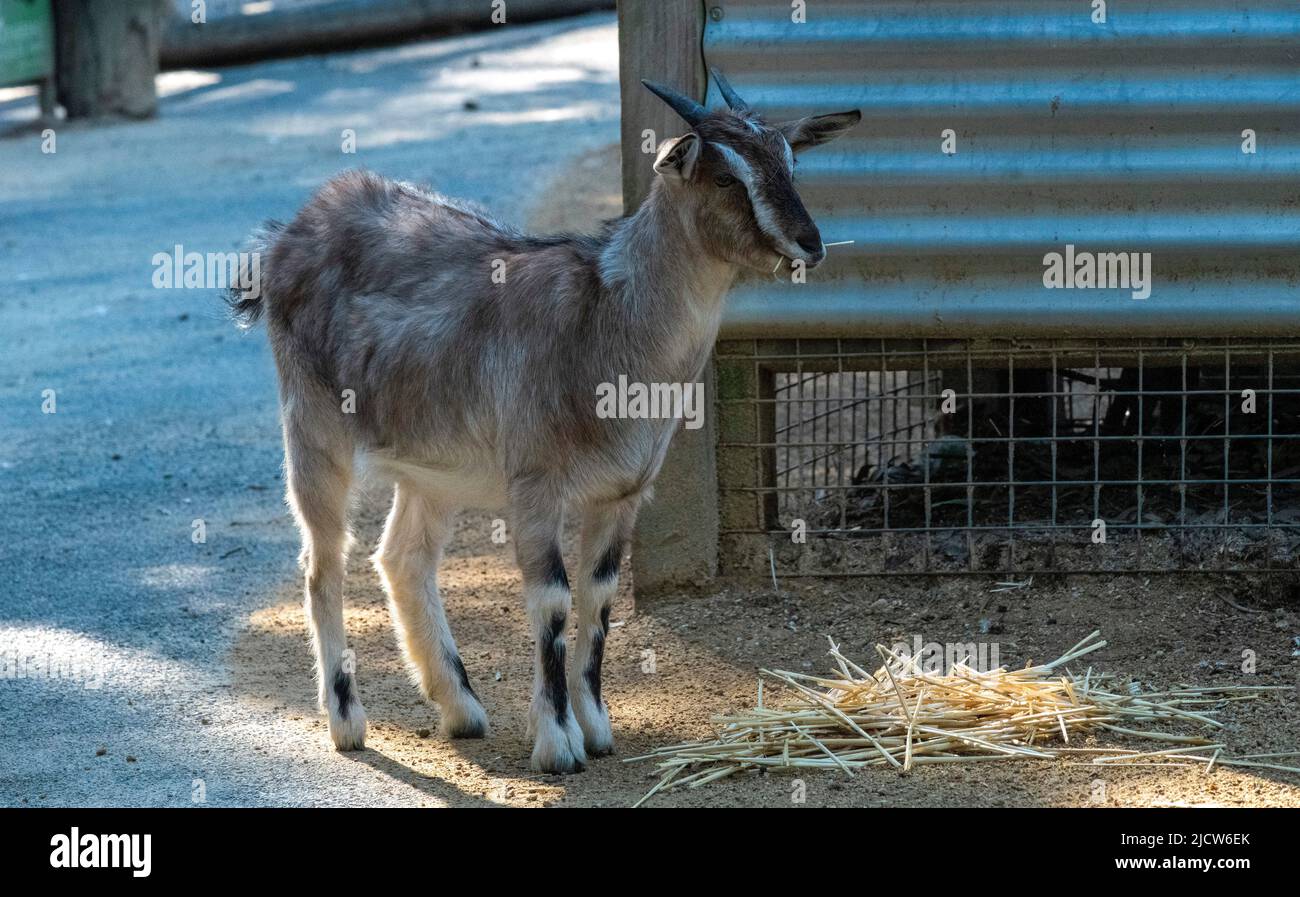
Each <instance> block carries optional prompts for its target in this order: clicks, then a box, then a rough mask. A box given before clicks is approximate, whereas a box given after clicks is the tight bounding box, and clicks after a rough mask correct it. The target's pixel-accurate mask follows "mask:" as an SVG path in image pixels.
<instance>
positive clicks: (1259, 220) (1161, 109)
mask: <svg viewBox="0 0 1300 897" xmlns="http://www.w3.org/2000/svg"><path fill="white" fill-rule="evenodd" d="M705 6H706V10H707V13H708V15H707V18H706V28H705V40H704V56H705V61H706V62H707V64H709V65H711V66H715V67H717V68H718V69H720V70H721V71H723V72H724V73H726V75H727V77H728V79H729V80H730V81H731V83H732V84H733V85H734V86H735V87H736V89H737V90H738V91H739V92H740V93H741V95H742V96H744V97H745V98H746V99H747V100H748V101H750V102H751V103H752V104H753V105H754V106H755V107H756V108H758V109H760V110H762V111H763V112H764V113H765V114H766V115H767V116H768V118H769V120H779V119H782V118H793V117H797V116H798V115H801V114H806V113H809V112H818V111H820V112H829V111H836V110H839V109H844V108H854V107H856V108H860V109H862V111H863V116H864V118H863V122H862V124H861V125H859V126H858V127H857V128H856V129H855V131H854V132H852V133H851V134H850V135H849V136H847V137H845V138H843V139H842V140H840V141H839V142H837V143H835V144H831V145H829V146H826V147H821V148H818V149H816V150H813V151H810V152H808V153H806V154H805V155H804V156H803V158H802V159H801V160H800V165H799V173H798V183H799V187H800V191H801V193H802V194H803V196H804V198H805V200H806V201H807V203H808V205H809V208H810V209H811V210H812V211H813V213H814V215H815V217H817V219H818V221H819V223H820V225H821V227H822V235H823V238H824V239H825V241H826V242H828V243H830V242H835V241H840V240H852V241H854V242H853V244H852V245H851V246H838V247H833V248H832V249H831V258H830V261H829V262H828V264H827V265H826V266H824V267H823V268H820V269H818V270H817V271H814V272H810V273H809V276H808V283H807V284H804V285H793V284H791V283H789V282H788V280H785V279H773V280H771V281H764V280H762V279H761V278H759V279H756V280H753V281H749V282H745V283H742V284H740V285H738V287H737V289H736V290H735V291H734V292H733V295H732V298H731V300H730V308H729V313H728V317H727V319H726V321H725V324H724V334H723V335H724V336H728V337H736V336H756V335H771V334H778V333H779V334H787V335H797V334H808V335H812V334H828V333H850V332H862V333H870V334H873V335H895V334H897V335H903V334H908V335H935V336H940V335H957V336H962V335H974V334H998V335H1003V336H1013V335H1019V334H1025V335H1030V334H1033V335H1049V334H1060V335H1093V334H1099V333H1114V334H1120V335H1180V334H1187V335H1202V336H1217V335H1226V334H1265V333H1268V334H1293V335H1300V3H1296V2H1294V0H1285V2H1283V0H1239V2H1234V0H1222V2H1204V0H1166V2H1140V0H1125V2H1122V3H1118V2H1115V3H1110V4H1109V8H1108V9H1107V21H1106V22H1104V23H1097V22H1094V21H1093V9H1092V8H1091V4H1090V3H1087V2H1083V0H1080V2H1061V0H1052V2H1049V0H1022V2H1005V0H1003V2H994V0H959V2H956V0H916V2H880V3H874V2H873V3H867V2H849V0H808V2H807V3H806V17H807V20H806V22H803V23H799V22H796V21H794V20H793V16H792V13H793V12H794V11H795V10H794V8H793V7H792V4H791V3H789V2H787V0H720V2H717V3H706V4H705ZM708 102H709V103H710V104H711V105H716V104H719V103H720V102H721V98H720V97H719V96H718V95H717V90H716V86H714V85H710V91H709V97H708ZM945 129H951V130H952V132H953V133H954V136H955V140H956V153H955V154H951V155H949V154H945V153H944V152H943V149H942V140H943V132H944V131H945ZM1247 129H1250V130H1252V131H1254V133H1255V138H1256V142H1257V151H1256V152H1255V153H1253V154H1248V153H1244V152H1243V151H1242V144H1243V136H1242V134H1243V131H1245V130H1247ZM1066 244H1073V245H1074V246H1075V247H1077V249H1078V250H1080V251H1090V252H1126V253H1134V252H1136V253H1147V252H1149V253H1151V265H1152V269H1153V287H1152V292H1151V295H1150V297H1148V298H1146V299H1134V298H1133V297H1132V295H1131V291H1129V290H1103V289H1084V290H1076V289H1069V290H1051V289H1047V288H1045V287H1044V286H1043V271H1044V257H1045V256H1046V254H1047V253H1050V252H1063V251H1064V247H1065V246H1066Z"/></svg>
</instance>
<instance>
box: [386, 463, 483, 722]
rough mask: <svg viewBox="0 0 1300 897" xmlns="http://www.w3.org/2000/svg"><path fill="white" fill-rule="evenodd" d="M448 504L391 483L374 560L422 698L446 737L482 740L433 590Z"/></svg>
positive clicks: (449, 517) (477, 709)
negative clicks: (434, 709)
mask: <svg viewBox="0 0 1300 897" xmlns="http://www.w3.org/2000/svg"><path fill="white" fill-rule="evenodd" d="M456 510H457V509H456V508H455V507H454V506H452V505H450V504H448V503H446V502H442V501H439V500H438V499H437V497H436V496H431V495H427V494H424V493H421V492H419V491H417V490H416V489H414V488H413V487H412V486H410V485H409V484H405V483H399V484H398V485H397V487H396V488H395V489H394V491H393V509H392V511H391V512H390V513H389V515H388V524H387V525H386V526H385V527H384V537H383V539H382V540H381V541H380V543H379V550H378V551H376V552H375V556H374V562H375V568H376V569H377V570H378V571H379V575H380V578H381V579H383V581H384V587H385V589H386V590H387V591H388V602H389V603H388V606H389V610H390V611H391V613H392V616H393V625H394V626H395V627H396V628H397V632H398V636H399V641H400V642H401V643H402V651H403V653H404V654H405V655H406V661H407V664H408V665H409V667H410V669H411V675H412V677H413V678H414V679H415V681H416V683H417V684H418V685H419V687H420V691H421V692H423V694H424V696H425V697H426V698H428V699H429V700H430V701H434V702H435V703H437V705H438V707H439V709H440V710H441V711H442V722H441V726H440V728H441V731H442V733H443V734H444V735H446V736H448V737H451V738H482V737H483V736H484V735H486V734H487V728H488V719H487V713H486V712H485V711H484V710H483V705H482V704H481V703H480V702H479V699H478V695H476V694H474V689H473V688H472V687H471V686H470V683H469V675H468V674H467V673H466V672H465V664H464V663H462V662H461V659H460V653H459V652H458V651H457V650H456V641H455V639H453V638H452V635H451V629H450V627H449V626H448V625H447V615H446V613H445V612H444V611H443V606H442V596H441V595H440V594H439V593H438V561H439V560H440V559H441V557H442V548H443V545H444V544H445V543H446V541H447V537H448V536H449V535H450V534H451V527H452V523H453V522H454V520H455V516H456Z"/></svg>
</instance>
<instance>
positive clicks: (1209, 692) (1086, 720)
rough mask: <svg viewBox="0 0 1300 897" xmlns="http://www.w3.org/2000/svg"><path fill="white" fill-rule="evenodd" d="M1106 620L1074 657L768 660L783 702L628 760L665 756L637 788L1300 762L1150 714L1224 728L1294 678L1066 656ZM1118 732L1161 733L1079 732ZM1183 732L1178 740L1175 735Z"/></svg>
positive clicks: (1089, 646)
mask: <svg viewBox="0 0 1300 897" xmlns="http://www.w3.org/2000/svg"><path fill="white" fill-rule="evenodd" d="M1105 646H1106V642H1105V641H1102V640H1100V633H1099V632H1094V633H1092V634H1091V635H1089V636H1088V637H1087V638H1086V639H1084V640H1083V641H1081V642H1079V644H1077V645H1075V646H1074V647H1073V648H1071V649H1070V650H1069V651H1067V652H1066V653H1065V654H1064V655H1063V656H1062V657H1060V658H1059V659H1057V660H1054V661H1052V662H1051V663H1048V664H1042V665H1039V666H1031V667H1026V668H1025V669H1021V670H1007V669H1005V668H999V669H996V670H993V671H991V672H980V671H978V670H975V669H971V668H970V667H968V666H965V665H964V664H958V665H956V666H954V667H953V668H952V670H951V671H949V672H948V673H946V674H944V675H934V674H930V673H926V672H923V671H922V670H921V669H920V666H919V659H918V657H903V656H900V655H899V654H897V653H895V652H894V651H891V650H890V649H888V648H886V647H884V646H883V645H877V646H876V650H877V652H878V653H879V654H880V657H881V660H882V666H881V667H880V668H879V669H878V670H877V671H876V672H875V673H868V672H867V671H866V670H864V669H862V668H861V667H859V666H857V665H856V664H854V663H853V662H852V661H851V660H849V659H848V658H846V657H845V656H844V655H843V654H841V653H840V651H839V648H838V647H837V646H836V645H835V644H834V642H832V643H831V650H830V656H831V658H832V659H833V660H834V663H835V666H836V668H837V670H836V672H835V673H834V674H832V675H831V676H826V677H822V676H809V675H805V674H801V673H789V672H783V671H774V670H760V675H761V676H762V677H765V678H766V679H770V680H775V681H777V682H780V683H782V684H783V685H785V686H787V687H788V688H789V689H791V690H792V691H793V699H792V700H790V701H788V702H786V703H782V704H778V705H775V706H767V705H765V704H764V701H763V682H764V679H763V678H760V679H759V688H758V706H757V707H755V708H754V709H752V710H750V711H747V712H745V713H738V714H732V715H726V716H721V717H715V718H714V724H715V726H716V727H717V737H716V738H714V739H712V740H707V741H696V742H688V743H685V744H678V745H672V746H669V747H663V748H659V749H657V750H655V751H652V752H651V753H649V754H646V755H643V756H641V757H633V758H630V759H629V760H627V761H625V762H634V761H638V760H653V761H655V762H656V763H657V766H658V770H659V772H660V773H661V776H660V779H659V782H658V784H656V785H655V786H654V788H652V789H651V790H650V792H649V793H648V794H646V796H645V797H643V798H642V799H641V800H640V801H638V802H637V805H638V806H639V805H640V804H641V803H643V802H644V801H645V800H647V799H648V798H649V797H650V796H651V795H653V794H655V793H657V792H659V791H662V790H664V789H669V788H677V787H682V786H686V787H690V788H696V787H699V786H701V785H704V784H707V783H709V782H713V781H716V780H718V779H722V778H726V777H728V776H731V775H734V774H736V773H738V772H744V771H748V770H755V769H771V770H781V769H787V770H788V769H794V770H799V769H838V770H840V771H841V772H843V773H845V774H846V775H848V776H850V777H852V776H853V774H854V773H853V771H854V770H855V769H861V768H863V767H869V766H889V767H893V768H895V769H897V770H898V771H899V772H908V771H910V770H912V769H913V768H914V767H916V766H918V765H922V764H928V763H968V762H979V761H987V760H1065V761H1075V762H1078V761H1080V760H1082V759H1083V757H1084V756H1086V755H1095V756H1092V757H1091V759H1089V760H1087V761H1086V762H1088V763H1090V764H1094V765H1104V766H1121V765H1123V766H1133V765H1152V764H1159V765H1181V766H1189V765H1195V764H1205V765H1206V767H1205V768H1206V771H1207V772H1208V771H1209V770H1211V769H1213V768H1214V766H1215V765H1219V766H1251V767H1261V768H1267V769H1275V770H1283V771H1287V772H1294V773H1300V767H1295V766H1284V765H1279V764H1278V763H1277V762H1276V761H1277V760H1279V759H1285V758H1287V757H1300V751H1295V752H1283V753H1276V754H1253V755H1245V756H1241V757H1226V756H1224V749H1225V745H1224V744H1223V743H1222V742H1220V741H1216V740H1214V739H1213V738H1207V737H1202V736H1200V735H1183V734H1175V733H1170V732H1163V731H1159V730H1154V729H1146V728H1141V729H1139V728H1133V727H1134V726H1146V725H1148V724H1151V723H1157V724H1160V723H1172V724H1182V725H1192V726H1195V727H1197V728H1200V729H1202V730H1205V729H1208V730H1211V731H1213V730H1217V729H1221V728H1222V727H1223V724H1222V723H1220V722H1219V721H1218V720H1216V719H1215V718H1214V716H1213V714H1214V712H1215V711H1216V710H1217V709H1219V708H1221V707H1222V706H1224V705H1226V704H1227V703H1229V702H1232V701H1248V700H1254V699H1256V698H1259V697H1261V696H1262V694H1263V693H1264V692H1268V691H1276V690H1278V689H1286V688H1289V686H1210V687H1199V688H1198V687H1179V688H1175V689H1173V690H1170V691H1150V692H1144V691H1143V690H1142V689H1141V688H1140V687H1137V686H1136V683H1125V684H1123V685H1120V684H1119V682H1118V681H1117V677H1115V676H1114V675H1113V674H1101V673H1096V672H1094V671H1093V670H1092V669H1091V668H1089V669H1088V671H1087V673H1086V674H1085V675H1084V676H1082V677H1079V676H1075V675H1073V674H1071V673H1069V672H1058V669H1059V668H1061V667H1064V666H1065V665H1066V664H1068V663H1071V662H1073V661H1076V660H1078V659H1079V658H1081V657H1083V656H1085V655H1087V654H1089V653H1091V652H1093V651H1096V650H1098V649H1100V648H1104V647H1105ZM1092 733H1098V734H1100V733H1112V734H1116V735H1121V736H1125V737H1130V738H1139V739H1147V740H1149V741H1152V742H1156V743H1158V744H1160V745H1163V746H1162V747H1160V748H1158V749H1154V750H1147V751H1138V750H1134V749H1124V748H1103V747H1078V746H1074V745H1072V744H1071V738H1072V737H1078V736H1082V735H1085V734H1092ZM1170 745H1172V746H1170Z"/></svg>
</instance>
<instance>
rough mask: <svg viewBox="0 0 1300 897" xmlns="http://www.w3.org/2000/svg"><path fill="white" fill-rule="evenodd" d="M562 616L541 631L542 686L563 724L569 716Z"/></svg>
mask: <svg viewBox="0 0 1300 897" xmlns="http://www.w3.org/2000/svg"><path fill="white" fill-rule="evenodd" d="M564 623H565V617H564V614H555V615H554V616H552V617H551V625H550V626H549V627H546V628H544V629H543V630H542V645H541V648H542V684H543V686H544V687H545V688H546V696H547V698H548V699H549V700H550V702H551V708H552V709H553V710H554V711H555V718H556V719H557V720H559V721H560V724H561V725H563V724H564V720H565V718H566V717H567V716H568V715H569V686H568V684H567V683H566V682H565V680H564Z"/></svg>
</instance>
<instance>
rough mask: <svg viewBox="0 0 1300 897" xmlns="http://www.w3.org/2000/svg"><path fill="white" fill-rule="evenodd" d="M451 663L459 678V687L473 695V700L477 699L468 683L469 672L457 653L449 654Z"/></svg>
mask: <svg viewBox="0 0 1300 897" xmlns="http://www.w3.org/2000/svg"><path fill="white" fill-rule="evenodd" d="M451 665H452V667H453V668H454V669H455V670H456V676H457V677H458V678H459V679H460V687H461V689H463V690H464V691H467V692H469V693H470V694H471V695H473V696H474V700H476V701H477V700H478V695H476V694H474V687H473V686H472V685H470V684H469V673H468V672H466V670H465V663H464V661H462V660H461V659H460V655H459V654H452V655H451Z"/></svg>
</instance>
